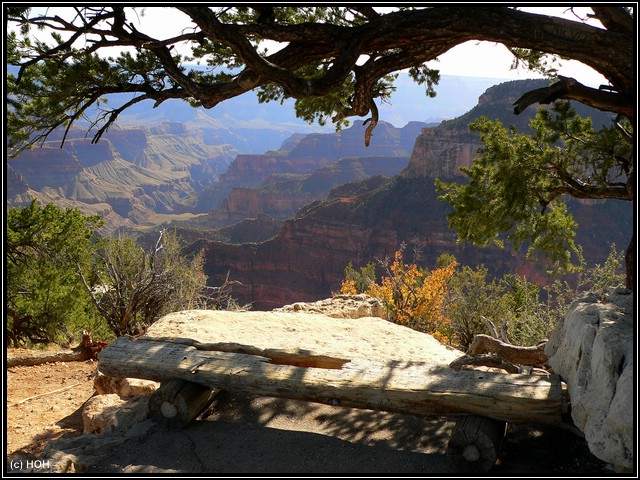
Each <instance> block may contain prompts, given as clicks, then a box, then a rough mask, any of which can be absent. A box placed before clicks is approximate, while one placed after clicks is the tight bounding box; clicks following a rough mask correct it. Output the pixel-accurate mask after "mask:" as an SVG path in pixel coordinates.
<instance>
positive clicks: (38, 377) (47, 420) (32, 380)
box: [5, 361, 97, 459]
mask: <svg viewBox="0 0 640 480" xmlns="http://www.w3.org/2000/svg"><path fill="white" fill-rule="evenodd" d="M96 368H97V363H96V362H95V361H86V362H56V363H46V364H44V365H35V366H28V367H11V368H8V369H7V390H6V399H5V401H6V411H7V428H6V430H5V432H6V442H7V458H8V459H11V458H13V457H15V456H16V454H24V455H30V456H33V457H34V458H38V457H39V456H40V455H41V454H42V450H43V449H44V447H45V446H46V445H47V443H49V442H50V441H52V440H56V439H59V438H64V437H68V436H72V435H79V434H80V433H82V415H81V411H80V408H81V407H82V404H83V403H84V402H86V401H87V400H88V399H89V398H90V397H91V396H92V395H93V393H94V390H93V376H94V374H95V372H96Z"/></svg>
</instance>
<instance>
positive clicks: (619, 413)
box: [545, 289, 635, 471]
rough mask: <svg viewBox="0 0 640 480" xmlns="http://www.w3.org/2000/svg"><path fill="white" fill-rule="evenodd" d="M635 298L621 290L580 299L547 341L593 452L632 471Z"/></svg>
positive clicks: (576, 420)
mask: <svg viewBox="0 0 640 480" xmlns="http://www.w3.org/2000/svg"><path fill="white" fill-rule="evenodd" d="M633 304H634V301H633V294H632V292H630V291H628V290H624V289H617V290H613V291H611V292H609V294H607V295H605V296H604V297H602V298H600V297H599V296H598V295H596V294H595V293H588V294H585V295H584V296H582V297H580V298H578V299H576V300H575V301H574V302H573V303H572V304H571V306H570V307H569V310H568V311H567V314H566V315H565V317H564V318H563V319H562V320H561V321H560V322H559V323H558V326H557V328H556V330H555V331H554V332H553V334H552V336H551V338H550V339H549V341H548V343H547V345H546V347H545V353H546V354H547V355H548V356H549V365H551V367H552V368H553V370H554V372H555V373H557V374H558V375H560V376H561V377H562V379H563V380H564V381H565V382H566V383H567V385H568V388H569V395H570V398H571V417H572V419H573V422H574V423H575V425H576V426H577V427H578V428H579V429H580V430H581V431H583V432H584V434H585V438H586V440H587V442H588V445H589V450H590V451H591V453H593V454H594V455H595V456H597V457H598V458H600V459H602V460H604V461H605V462H608V463H611V464H613V465H615V466H616V467H617V468H616V470H619V471H631V469H632V468H633V467H634V465H635V456H634V452H635V444H634V439H635V435H634V415H633V413H634V410H633V407H634V405H635V400H634V379H635V372H634V353H635V351H634V339H635V335H634V318H633V311H634V310H633Z"/></svg>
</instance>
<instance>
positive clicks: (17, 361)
mask: <svg viewBox="0 0 640 480" xmlns="http://www.w3.org/2000/svg"><path fill="white" fill-rule="evenodd" d="M105 346H107V342H104V341H101V340H98V341H94V340H93V339H92V338H91V333H89V332H88V331H86V330H85V331H84V332H83V334H82V340H81V342H80V344H79V345H78V346H77V347H75V348H68V349H60V350H50V351H41V350H20V351H18V352H17V353H9V352H7V362H6V367H7V368H10V367H18V366H24V367H26V366H33V365H43V364H45V363H55V362H83V361H85V360H91V359H93V360H96V359H97V358H98V353H99V352H100V351H101V350H102V349H103V348H104V347H105Z"/></svg>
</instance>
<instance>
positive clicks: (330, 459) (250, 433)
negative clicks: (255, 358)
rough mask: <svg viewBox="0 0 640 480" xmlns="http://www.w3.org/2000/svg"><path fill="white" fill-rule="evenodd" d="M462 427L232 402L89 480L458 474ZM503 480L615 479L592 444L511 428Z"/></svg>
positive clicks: (500, 468)
mask: <svg viewBox="0 0 640 480" xmlns="http://www.w3.org/2000/svg"><path fill="white" fill-rule="evenodd" d="M454 425H455V421H454V420H453V419H442V418H436V419H434V418H419V417H415V416H410V415H399V414H390V413H383V412H374V411H370V410H357V409H349V408H343V407H333V406H328V405H321V404H312V403H307V402H301V401H293V400H284V399H276V398H266V397H249V396H245V395H234V394H231V393H227V392H223V393H222V394H220V395H219V397H218V399H217V402H216V403H215V404H214V406H213V408H211V409H210V410H209V411H208V412H206V413H205V414H204V415H203V417H202V418H201V419H199V420H197V421H195V422H193V423H192V424H191V425H189V426H188V427H187V428H184V429H182V430H168V429H164V428H161V427H160V426H157V425H156V426H155V427H153V428H152V429H151V430H150V431H149V432H147V434H145V435H144V436H142V437H137V438H133V439H131V440H130V441H128V442H126V443H125V444H123V445H119V446H117V447H114V448H113V449H112V450H111V451H110V452H109V453H108V454H107V455H106V456H105V457H103V458H102V460H101V461H100V462H99V463H97V464H95V465H93V466H92V467H90V468H89V470H88V471H87V473H194V474H199V473H200V474H204V473H207V474H211V473H218V474H265V475H268V474H277V473H280V474H283V473H292V474H330V473H342V474H365V473H366V474H370V475H371V474H390V473H395V474H414V475H425V474H426V475H428V474H435V473H438V474H455V472H454V471H453V469H452V467H451V465H450V464H449V461H448V459H447V457H446V455H445V451H446V447H447V442H448V441H449V437H450V435H451V431H452V429H453V427H454ZM492 473H495V474H531V475H545V474H554V473H557V474H565V475H566V474H583V475H584V474H598V475H602V474H607V473H611V472H610V471H608V470H607V469H606V465H605V464H604V463H603V462H600V461H599V460H598V459H597V458H595V457H594V456H593V455H591V454H590V453H589V451H588V448H587V447H586V443H585V442H584V440H583V439H581V438H579V437H577V436H576V435H574V434H573V433H570V432H568V431H565V430H562V429H559V428H557V427H549V426H528V425H518V426H515V427H513V426H512V427H510V429H509V431H508V433H507V437H506V439H505V441H504V444H503V452H502V455H501V458H500V460H499V461H498V463H497V464H496V466H495V467H494V469H493V471H492Z"/></svg>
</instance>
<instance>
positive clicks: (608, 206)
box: [193, 81, 633, 310]
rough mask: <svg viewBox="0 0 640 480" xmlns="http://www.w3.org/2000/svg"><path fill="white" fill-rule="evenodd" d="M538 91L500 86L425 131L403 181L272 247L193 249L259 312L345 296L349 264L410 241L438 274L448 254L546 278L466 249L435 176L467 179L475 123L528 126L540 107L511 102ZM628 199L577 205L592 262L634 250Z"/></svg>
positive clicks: (317, 209) (580, 236)
mask: <svg viewBox="0 0 640 480" xmlns="http://www.w3.org/2000/svg"><path fill="white" fill-rule="evenodd" d="M542 82H543V81H542ZM540 85H541V81H523V82H507V83H506V84H504V85H500V86H496V87H492V88H491V89H489V90H488V91H487V94H485V95H484V96H483V97H482V102H481V103H480V104H479V105H478V106H477V107H475V108H474V109H472V110H471V111H470V112H469V113H468V114H466V115H464V116H463V117H464V120H461V119H456V120H452V121H448V122H444V123H443V124H442V125H441V126H439V127H436V128H426V129H423V130H422V131H421V134H420V135H419V136H418V137H417V138H416V140H415V142H414V147H413V151H412V155H411V159H410V162H409V165H408V167H407V168H406V169H405V170H404V171H403V172H402V173H401V174H400V175H398V176H396V177H393V178H391V179H386V178H384V177H370V178H368V179H366V180H364V181H362V182H359V183H358V182H354V183H351V184H348V185H345V186H341V187H337V188H335V189H334V190H332V192H331V194H330V195H329V197H328V199H327V200H325V201H317V202H313V203H311V204H309V205H306V206H305V207H304V208H302V209H301V210H300V211H299V212H298V214H297V216H296V217H295V219H292V220H288V221H286V222H285V223H284V225H283V228H282V230H281V232H280V233H279V234H278V236H277V237H275V238H273V239H271V240H269V241H266V242H264V243H260V244H253V245H242V246H230V245H224V244H222V243H220V242H213V241H210V240H201V241H199V242H198V243H197V244H196V245H194V246H193V248H198V249H199V248H204V249H205V251H206V264H205V270H206V273H207V275H209V282H210V283H211V284H213V285H216V284H220V283H221V282H222V281H224V279H225V278H226V275H227V273H229V272H230V275H231V278H232V279H234V280H237V281H239V282H240V284H241V285H238V286H237V287H235V288H234V291H233V294H234V296H237V297H238V298H239V299H240V300H241V303H242V304H246V303H253V306H254V308H256V309H266V310H268V309H272V308H277V307H280V306H282V305H285V304H288V303H292V302H296V301H314V300H318V299H321V298H326V297H327V296H330V295H331V293H333V292H337V291H338V289H339V288H340V283H341V281H342V279H343V277H344V268H345V266H346V265H347V264H348V263H349V262H352V264H353V265H354V266H359V265H364V264H367V263H369V262H372V261H376V260H378V259H379V260H382V259H384V258H385V257H391V256H393V254H394V252H395V251H396V250H397V249H398V248H399V247H400V245H401V243H403V242H404V243H406V244H407V245H408V246H409V249H408V251H411V249H412V248H414V247H415V248H417V249H418V250H419V251H420V252H421V256H422V259H423V262H424V263H425V264H426V266H428V267H430V268H433V267H434V266H435V262H436V259H437V257H438V256H439V255H440V254H441V253H443V252H448V253H451V254H453V255H454V256H455V257H456V258H457V259H458V261H459V262H460V263H462V264H465V265H470V266H474V265H480V264H483V265H485V266H487V268H488V269H489V273H490V275H492V276H501V275H503V274H505V273H508V272H509V273H519V274H522V275H525V276H526V277H527V278H528V279H530V280H543V278H544V277H543V276H542V274H541V271H540V269H536V268H535V266H534V265H533V264H531V263H530V262H528V261H526V260H525V259H524V257H523V255H521V254H520V255H517V254H514V253H513V252H509V251H502V250H498V249H495V248H478V247H473V246H470V245H466V244H458V243H457V241H456V235H455V232H453V231H451V230H450V229H449V227H448V223H447V220H446V215H447V213H448V212H449V208H450V207H449V206H448V204H446V203H444V202H442V201H440V200H438V194H437V192H436V191H435V187H434V178H436V177H440V178H442V179H443V180H448V181H452V180H456V181H464V178H463V177H460V176H459V175H458V173H459V169H460V167H463V166H468V165H470V162H471V159H472V158H473V155H474V153H475V150H476V149H477V146H478V145H479V142H478V138H477V137H476V136H474V134H471V133H469V131H468V129H467V124H468V123H469V122H470V121H471V120H472V119H473V118H476V117H477V116H478V115H485V116H490V115H491V114H492V112H493V115H498V117H497V118H504V120H503V123H519V124H522V123H526V122H528V119H529V118H531V116H533V115H534V114H535V109H530V111H528V112H527V114H528V115H529V117H527V118H524V117H526V115H525V114H523V115H521V117H523V118H520V117H518V116H515V115H513V114H512V113H511V109H512V105H511V103H512V101H513V100H515V99H516V98H518V97H519V96H520V95H521V94H522V93H524V92H525V91H528V90H530V89H532V88H537V87H539V86H540ZM502 99H506V100H502ZM501 115H502V116H503V117H500V116H501ZM504 116H506V117H504ZM490 118H491V117H490ZM494 118H496V117H494ZM511 120H513V121H511ZM594 123H595V122H594ZM294 150H295V149H294ZM627 203H629V202H615V201H606V202H588V203H587V202H578V201H572V202H570V208H571V209H572V212H573V213H574V217H575V219H576V221H577V222H578V224H579V225H580V227H579V229H578V232H577V238H576V241H577V243H579V244H581V245H582V246H583V247H584V254H585V258H586V259H587V261H588V262H589V263H590V264H592V265H593V264H595V263H601V262H603V261H604V260H605V259H606V257H607V255H608V253H609V251H610V245H611V244H612V243H614V244H615V245H616V246H617V247H618V249H620V248H625V247H626V245H627V243H628V240H629V238H630V235H631V232H632V229H633V225H632V218H633V216H632V206H631V205H627ZM596 219H598V220H601V221H602V222H603V223H602V224H601V227H599V228H593V225H594V223H593V222H594V220H596ZM603 225H606V227H603Z"/></svg>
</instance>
